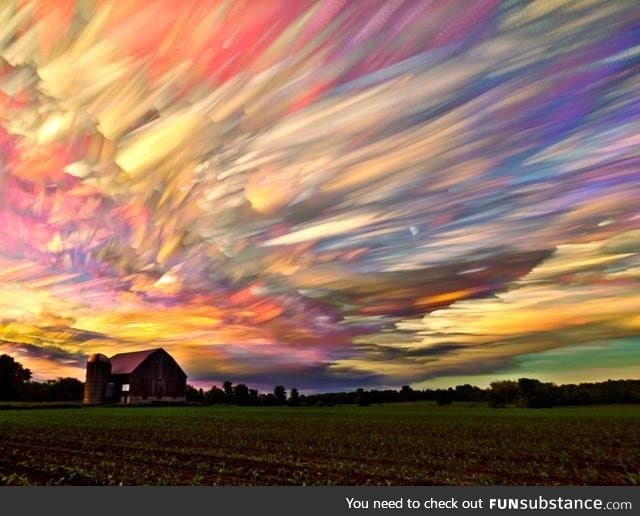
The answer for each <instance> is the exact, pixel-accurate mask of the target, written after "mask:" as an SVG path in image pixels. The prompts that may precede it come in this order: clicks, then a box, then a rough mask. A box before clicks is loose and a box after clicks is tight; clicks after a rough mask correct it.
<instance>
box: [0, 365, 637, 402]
mask: <svg viewBox="0 0 640 516" xmlns="http://www.w3.org/2000/svg"><path fill="white" fill-rule="evenodd" d="M83 389H84V384H83V383H82V382H81V381H79V380H76V379H75V378H58V379H57V380H47V381H45V382H35V381H32V380H31V371H30V370H29V369H27V368H25V367H23V366H22V364H20V363H19V362H16V361H15V360H14V359H13V358H12V357H10V356H9V355H0V401H29V402H36V401H80V400H81V399H82V395H83ZM186 395H187V401H188V402H191V403H197V404H204V405H213V404H233V405H243V406H249V405H254V406H284V405H289V406H293V407H297V406H333V405H343V404H357V405H360V406H367V405H372V404H381V403H397V402H402V401H435V402H437V403H438V404H439V405H448V404H450V403H453V402H454V401H455V402H467V403H489V405H491V406H492V407H507V406H518V407H530V408H542V407H553V406H562V405H597V404H612V403H640V380H607V381H605V382H595V383H580V384H567V385H556V384H554V383H544V382H541V381H539V380H535V379H532V378H520V379H519V380H517V381H513V380H504V381H498V382H493V383H492V384H491V385H490V386H489V387H488V388H486V389H481V388H480V387H476V386H473V385H469V384H465V385H458V386H456V387H455V388H448V389H423V390H417V389H412V388H411V387H410V386H408V385H404V386H403V387H402V388H400V389H399V390H396V389H384V390H377V389H370V390H365V389H357V390H356V391H352V392H327V393H322V394H307V395H305V394H300V393H299V392H298V390H297V389H296V388H295V387H294V388H292V389H291V391H290V392H289V393H287V390H286V388H285V387H284V386H283V385H276V386H275V388H274V389H273V392H270V393H260V392H258V390H257V389H251V388H249V387H248V386H247V385H245V384H243V383H238V384H235V385H234V384H233V383H232V382H230V381H226V382H224V383H223V384H222V388H220V387H217V386H215V385H214V386H212V387H211V388H210V389H209V390H207V391H205V390H203V389H196V388H195V387H193V386H191V385H187V393H186Z"/></svg>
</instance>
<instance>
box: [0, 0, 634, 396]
mask: <svg viewBox="0 0 640 516" xmlns="http://www.w3.org/2000/svg"><path fill="white" fill-rule="evenodd" d="M639 121H640V6H638V5H634V3H633V2H615V1H614V2H611V1H608V0H600V1H598V0H596V1H591V2H586V1H585V2H564V1H555V0H554V1H547V0H537V1H532V2H527V3H524V2H516V1H502V2H501V1H498V0H479V1H477V2H473V3H471V4H470V3H468V2H464V1H462V0H454V1H447V2H432V1H429V0H391V1H382V0H380V1H372V2H347V1H344V0H327V1H319V2H316V1H300V2H289V1H285V0H282V1H278V0H237V1H227V0H220V1H200V0H197V1H196V0H166V1H165V0H163V1H160V0H151V1H148V0H139V1H138V0H127V1H113V0H107V1H101V0H89V1H83V2H80V1H75V0H60V1H56V2H47V1H45V0H39V1H36V0H34V1H31V0H12V1H7V2H2V3H1V4H0V354H4V353H7V354H9V355H11V356H13V357H14V358H16V360H18V361H19V362H21V363H22V364H24V365H25V366H26V367H29V368H30V369H31V370H32V371H33V373H34V378H35V379H40V380H41V379H50V378H57V377H66V376H71V377H76V378H79V379H84V369H85V363H86V358H87V356H89V355H91V354H93V353H104V354H106V355H109V356H111V355H113V354H116V353H120V352H126V351H134V350H139V349H147V348H154V347H162V348H164V349H165V350H167V351H168V352H169V353H170V354H171V355H172V356H173V357H175V359H176V360H177V361H178V363H179V364H180V365H181V366H182V368H183V369H184V370H185V372H186V373H187V375H188V378H189V382H190V383H192V384H194V385H197V386H206V385H211V384H213V383H216V384H218V385H219V384H220V383H221V382H222V381H224V380H231V381H233V382H234V383H236V382H243V383H246V384H249V385H251V386H257V387H259V388H262V389H269V388H270V387H272V386H273V385H275V384H283V385H286V386H287V387H288V388H290V387H297V388H299V389H301V390H302V391H303V392H304V391H330V390H343V389H353V388H356V387H374V388H375V387H398V386H400V385H404V384H411V385H412V386H414V387H420V386H430V385H455V384H458V383H475V384H479V385H486V384H487V383H488V382H490V381H492V380H494V379H501V378H519V377H522V376H527V377H535V378H540V379H542V380H545V381H554V382H558V383H563V382H580V381H585V382H586V381H601V380H606V379H609V378H640V201H639V200H638V199H640V122H639Z"/></svg>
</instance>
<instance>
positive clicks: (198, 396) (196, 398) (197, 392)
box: [186, 384, 205, 403]
mask: <svg viewBox="0 0 640 516" xmlns="http://www.w3.org/2000/svg"><path fill="white" fill-rule="evenodd" d="M186 398H187V401H191V402H196V403H203V402H204V399H205V398H204V391H203V390H202V389H196V388H195V387H194V386H193V385H189V384H187V390H186Z"/></svg>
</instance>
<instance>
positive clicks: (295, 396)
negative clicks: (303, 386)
mask: <svg viewBox="0 0 640 516" xmlns="http://www.w3.org/2000/svg"><path fill="white" fill-rule="evenodd" d="M289 405H291V406H292V407H298V406H299V405H300V394H299V393H298V389H296V388H295V387H294V388H293V389H291V393H290V394H289Z"/></svg>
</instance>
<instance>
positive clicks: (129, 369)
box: [111, 348, 166, 374]
mask: <svg viewBox="0 0 640 516" xmlns="http://www.w3.org/2000/svg"><path fill="white" fill-rule="evenodd" d="M156 351H164V350H163V349H162V348H155V349H145V350H143V351H131V352H130V353H118V354H117V355H113V356H112V357H111V374H129V373H133V371H134V370H135V369H136V368H137V367H138V366H139V365H140V364H142V362H144V361H145V360H146V359H147V357H149V356H150V355H152V354H153V353H155V352H156ZM165 353H166V352H165Z"/></svg>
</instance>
